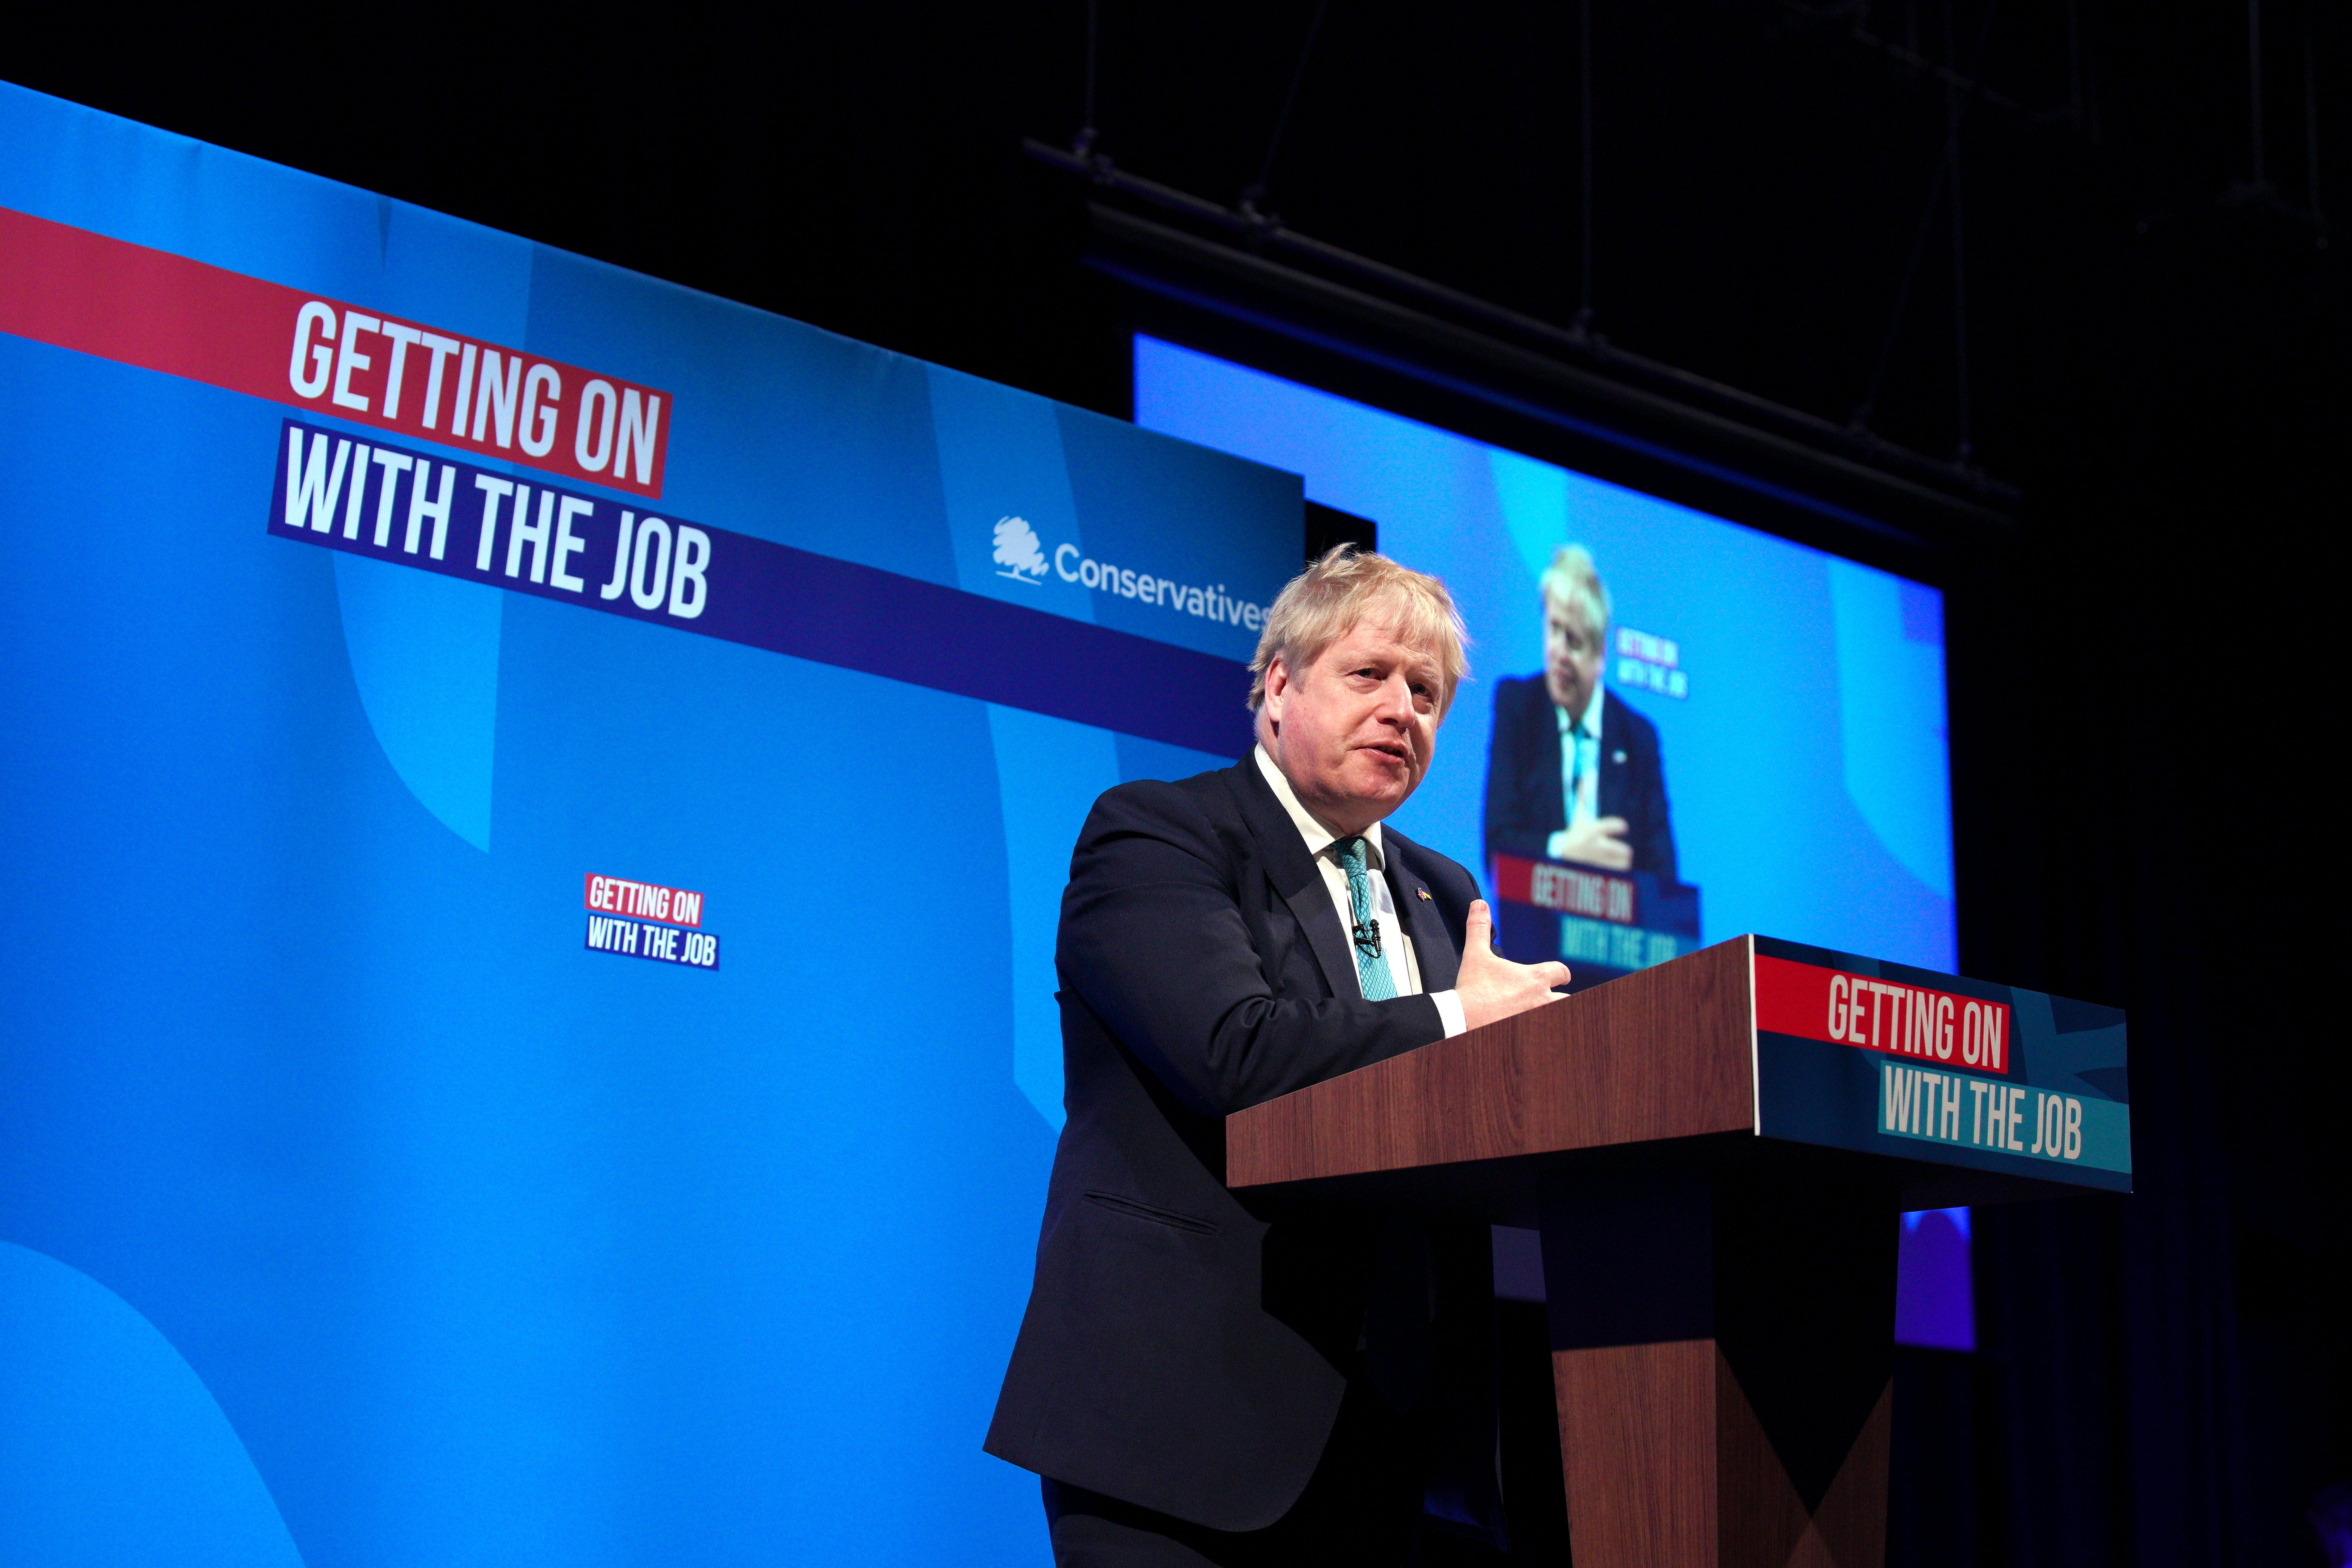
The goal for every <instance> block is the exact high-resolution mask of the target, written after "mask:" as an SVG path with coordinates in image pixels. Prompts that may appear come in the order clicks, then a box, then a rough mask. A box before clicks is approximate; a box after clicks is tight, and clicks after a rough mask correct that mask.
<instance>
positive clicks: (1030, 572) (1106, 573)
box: [994, 517, 1265, 632]
mask: <svg viewBox="0 0 2352 1568" xmlns="http://www.w3.org/2000/svg"><path fill="white" fill-rule="evenodd" d="M995 545H996V550H995V556H994V559H995V562H996V568H997V570H996V574H997V575H998V576H1000V577H1010V578H1012V579H1013V581H1014V582H1016V583H1031V584H1034V583H1042V582H1044V581H1045V568H1046V564H1047V563H1046V558H1045V543H1044V542H1043V541H1041V540H1039V539H1038V537H1037V531H1036V530H1035V529H1034V528H1032V527H1031V526H1030V525H1029V523H1028V521H1027V520H1025V519H1024V518H1019V517H1000V518H998V519H997V520H996V533H995ZM1052 565H1053V569H1054V575H1055V576H1056V577H1059V578H1060V579H1061V580H1062V581H1063V582H1065V583H1077V584H1083V585H1084V586H1086V587H1087V588H1090V589H1093V590H1094V591H1095V592H1097V593H1099V594H1115V595H1118V597H1120V598H1122V599H1140V600H1142V601H1143V602H1144V603H1145V604H1147V605H1160V606H1161V607H1162V608H1164V609H1170V610H1173V611H1175V612H1176V613H1177V614H1178V615H1180V616H1199V617H1201V618H1202V620H1204V621H1217V622H1221V623H1223V624H1224V625H1227V626H1240V627H1242V628H1243V629H1244V630H1246V631H1252V632H1255V631H1256V630H1258V629H1259V628H1260V627H1262V626H1265V605H1253V604H1251V603H1250V602H1249V601H1247V600H1245V599H1236V598H1234V596H1233V595H1230V594H1228V593H1226V592H1225V585H1224V584H1223V583H1202V584H1190V583H1178V582H1173V581H1171V580H1170V579H1168V578H1166V577H1159V576H1154V575H1153V574H1151V573H1150V572H1138V571H1136V570H1135V569H1134V568H1133V567H1131V566H1114V565H1112V564H1111V563H1109V562H1108V561H1097V560H1094V559H1093V558H1092V557H1090V556H1088V555H1087V554H1086V553H1085V552H1083V551H1081V550H1080V549H1079V548H1078V547H1077V546H1076V545H1075V544H1068V543H1064V544H1057V545H1055V547H1054V553H1053V561H1052Z"/></svg>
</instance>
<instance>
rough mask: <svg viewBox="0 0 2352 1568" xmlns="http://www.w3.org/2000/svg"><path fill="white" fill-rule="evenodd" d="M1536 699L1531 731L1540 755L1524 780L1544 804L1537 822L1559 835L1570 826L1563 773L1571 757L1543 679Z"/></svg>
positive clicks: (1556, 712) (1537, 685)
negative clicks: (1564, 746)
mask: <svg viewBox="0 0 2352 1568" xmlns="http://www.w3.org/2000/svg"><path fill="white" fill-rule="evenodd" d="M1535 695H1536V697H1537V699H1538V700H1537V702H1536V704H1535V717H1534V719H1533V721H1531V722H1530V723H1529V724H1528V732H1529V734H1530V735H1532V736H1533V738H1534V749H1535V751H1536V753H1537V755H1536V758H1535V761H1534V763H1532V765H1530V766H1529V767H1528V771H1527V773H1525V774H1524V775H1522V776H1524V777H1525V778H1526V780H1527V782H1528V788H1530V789H1534V790H1536V791H1537V792H1538V795H1539V796H1540V798H1541V799H1542V801H1543V811H1542V812H1541V813H1540V814H1539V815H1538V818H1537V820H1538V821H1539V822H1542V823H1543V824H1544V825H1545V826H1544V831H1545V832H1547V833H1557V832H1559V830H1560V829H1561V828H1563V827H1566V826H1568V809H1569V808H1568V796H1567V793H1566V791H1567V783H1566V780H1565V778H1564V776H1563V773H1562V768H1563V764H1564V763H1566V762H1567V760H1568V753H1567V752H1566V751H1565V750H1564V749H1563V743H1562V742H1561V740H1560V734H1559V717H1558V712H1559V710H1557V709H1556V708H1554V707H1553V706H1552V700H1551V693H1550V691H1549V690H1548V689H1546V688H1545V686H1544V684H1543V681H1542V679H1541V678H1538V679H1537V681H1536V690H1535Z"/></svg>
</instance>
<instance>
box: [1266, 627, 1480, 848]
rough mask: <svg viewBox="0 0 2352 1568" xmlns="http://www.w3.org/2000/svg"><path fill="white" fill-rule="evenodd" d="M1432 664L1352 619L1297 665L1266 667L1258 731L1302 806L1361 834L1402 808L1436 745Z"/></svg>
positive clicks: (1339, 829) (1342, 830) (1389, 634)
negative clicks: (1351, 624)
mask: <svg viewBox="0 0 2352 1568" xmlns="http://www.w3.org/2000/svg"><path fill="white" fill-rule="evenodd" d="M1439 689H1440V688H1439V684H1438V666H1437V660H1436V659H1435V658H1433V657H1431V655H1430V653H1429V651H1428V650H1427V649H1425V648H1418V647H1407V646H1405V645H1404V644H1403V643H1401V642H1399V641H1398V640H1397V638H1396V634H1395V633H1394V632H1393V631H1392V630H1391V629H1390V628H1389V627H1388V626H1384V625H1379V624H1374V623H1360V624H1359V625H1357V626H1355V627H1353V628H1352V629H1351V630H1349V632H1348V634H1347V635H1346V636H1344V637H1341V638H1340V639H1339V641H1338V642H1335V643H1333V644H1332V645H1331V646H1330V647H1327V648H1325V649H1324V650H1323V653H1322V657H1320V658H1317V659H1316V660H1315V661H1314V662H1313V663H1311V664H1309V665H1307V667H1306V668H1302V669H1296V670H1294V669H1292V668H1289V667H1288V666H1286V664H1285V663H1284V662H1283V661H1282V660H1281V659H1279V658H1277V659H1276V660H1275V661H1274V662H1273V663H1272V664H1271V665H1269V666H1268V667H1267V668H1266V672H1265V708H1264V710H1263V711H1262V721H1261V723H1260V724H1259V727H1258V732H1259V735H1260V737H1261V738H1262V739H1263V740H1264V741H1265V749H1266V751H1267V752H1269V753H1270V754H1271V755H1272V756H1273V758H1274V761H1275V764H1276V766H1277V767H1279V768H1281V769H1282V773H1283V776H1284V777H1285V778H1286V779H1288V780H1289V781H1290V787H1291V788H1292V789H1293V790H1295V791H1297V795H1298V798H1299V800H1300V801H1301V802H1303V803H1304V804H1305V805H1306V806H1307V810H1309V811H1311V812H1313V813H1314V814H1315V816H1318V818H1320V819H1321V820H1322V822H1323V824H1324V826H1327V827H1329V828H1330V829H1332V831H1334V832H1336V833H1339V834H1343V835H1344V834H1352V833H1361V832H1362V831H1363V830H1364V829H1365V828H1367V827H1370V826H1371V825H1372V824H1373V823H1375V822H1378V821H1380V820H1381V818H1382V817H1384V816H1388V814H1389V813H1391V812H1392V811H1394V810H1395V809H1396V808H1397V807H1398V806H1401V805H1403V804H1404V803H1405V799H1406V797H1407V796H1409V795H1412V792H1413V791H1414V790H1415V789H1418V788H1419V787H1420V786H1421V780H1422V776H1423V774H1424V773H1428V772H1429V759H1430V756H1431V754H1432V752H1433V751H1434V749H1435V747H1436V743H1437V724H1438V721H1439V719H1440V718H1441V717H1443V715H1442V714H1441V713H1440V712H1439V710H1438V693H1439Z"/></svg>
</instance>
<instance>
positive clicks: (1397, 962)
mask: <svg viewBox="0 0 2352 1568" xmlns="http://www.w3.org/2000/svg"><path fill="white" fill-rule="evenodd" d="M1253 754H1254V755H1255V757H1256V758H1257V771H1258V772H1259V773H1264V774H1265V782H1266V784H1268V785H1269V786H1270V787H1271V788H1272V789H1273V790H1274V798H1275V799H1276V800H1278V801H1280V802H1282V809H1283V810H1285V811H1286V812H1288V813H1289V814H1290V820H1291V822H1292V824H1293V825H1294V826H1297V829H1298V836H1299V837H1301V838H1304V839H1305V840H1306V841H1307V854H1309V855H1311V856H1313V857H1314V858H1315V868H1316V869H1317V870H1318V871H1320V872H1322V873H1323V886H1324V887H1325V888H1326V889H1328V891H1329V892H1330V894H1331V907H1332V908H1333V909H1335V910H1339V929H1340V931H1351V930H1353V929H1354V927H1355V924H1356V907H1355V903H1354V901H1353V900H1350V899H1349V897H1348V871H1347V868H1346V867H1344V866H1342V865H1340V864H1339V858H1338V857H1336V856H1335V855H1333V854H1332V853H1331V846H1332V845H1334V844H1336V843H1338V842H1339V836H1338V835H1336V834H1334V833H1333V832H1332V831H1331V830H1330V829H1329V828H1328V827H1326V826H1323V825H1322V824H1321V823H1319V822H1318V821H1316V820H1315V816H1314V814H1313V813H1312V812H1309V811H1308V810H1307V808H1306V807H1305V806H1304V805H1300V804H1299V800H1298V792H1297V791H1296V790H1294V789H1292V788H1291V787H1290V781H1289V780H1288V779H1286V778H1285V777H1283V776H1282V770H1281V769H1280V768H1278V767H1276V766H1275V764H1274V759H1273V758H1272V757H1270V756H1268V755H1266V751H1265V747H1264V746H1259V747H1257V748H1255V752H1254V753H1253ZM1386 865H1387V862H1386V860H1385V858H1383V852H1382V850H1381V825H1380V824H1379V823H1377V822H1375V823H1373V824H1372V825H1371V826H1370V827H1368V828H1366V829H1364V869H1365V870H1366V871H1368V872H1370V882H1371V893H1372V921H1373V923H1374V924H1375V925H1377V926H1379V927H1380V931H1381V952H1383V953H1385V954H1387V955H1388V960H1389V978H1390V979H1391V980H1392V981H1394V982H1395V983H1396V990H1397V994H1398V995H1400V996H1418V995H1420V994H1421V989H1422V988H1421V959H1420V957H1419V955H1418V954H1416V953H1415V952H1413V948H1412V935H1411V933H1409V932H1408V931H1406V930H1405V929H1404V921H1403V920H1402V918H1400V917H1399V915H1398V914H1397V910H1396V902H1395V899H1394V897H1393V896H1392V895H1391V892H1390V890H1389V879H1388V877H1387V875H1386V872H1385V868H1386ZM1348 951H1349V952H1351V953H1352V952H1354V951H1355V943H1354V942H1349V944H1348ZM1349 978H1351V979H1356V984H1357V987H1358V989H1357V993H1356V994H1358V995H1362V994H1363V991H1362V985H1363V982H1362V980H1361V979H1360V978H1357V976H1356V975H1355V973H1354V971H1353V970H1352V969H1351V970H1350V971H1349ZM1429 999H1430V1000H1431V1001H1432V1002H1434V1003H1436V1004H1437V1016H1438V1017H1439V1018H1440V1019H1442V1020H1443V1021H1444V1025H1445V1032H1446V1034H1447V1035H1449V1036H1452V1035H1458V1034H1460V1033H1462V1031H1463V1030H1465V1029H1466V1028H1468V1027H1469V1026H1470V1024H1469V1020H1468V1018H1467V1017H1466V1016H1465V1015H1464V1013H1463V1011H1462V998H1461V997H1460V996H1458V995H1456V994H1454V993H1453V992H1451V991H1434V992H1432V993H1430V996H1429Z"/></svg>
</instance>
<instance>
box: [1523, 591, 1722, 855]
mask: <svg viewBox="0 0 2352 1568" xmlns="http://www.w3.org/2000/svg"><path fill="white" fill-rule="evenodd" d="M1542 584H1543V586H1542V596H1543V622H1544V671H1543V674H1542V676H1541V677H1540V678H1538V677H1535V676H1528V677H1526V678H1524V679H1509V680H1502V681H1498V682H1496V687H1495V729H1494V734H1493V737H1492V740H1491V742H1490V745H1489V748H1488V751H1487V754H1486V859H1487V863H1488V864H1489V865H1491V864H1493V862H1494V858H1495V857H1496V856H1497V855H1516V856H1519V857H1521V858H1525V859H1530V860H1569V861H1574V862H1575V863H1577V864H1579V865H1583V866H1596V867H1599V868H1601V869H1602V870H1606V871H1649V872H1653V873H1654V874H1655V875H1656V876H1657V877H1659V878H1660V879H1663V880H1664V881H1668V882H1672V881H1675V880H1676V877H1675V830H1674V826H1673V823H1672V822H1671V820H1670V819H1669V817H1668V816H1667V810H1666V775H1665V768H1664V763H1663V762H1662V761H1661V760H1660V758H1659V755H1658V731H1657V728H1656V726H1654V725H1653V724H1652V723H1651V722H1650V721H1648V720H1647V719H1644V718H1643V717H1642V716H1641V715H1640V714H1639V713H1636V712H1634V711H1633V709H1631V708H1629V707H1627V706H1626V705H1625V704H1624V703H1623V702H1622V701H1621V700H1619V699H1618V697H1617V695H1616V694H1615V693H1614V692H1612V691H1611V690H1609V689H1607V688H1606V687H1605V686H1603V685H1602V684H1601V672H1602V671H1603V670H1604V669H1605V668H1607V666H1608V662H1609V652H1608V638H1609V617H1610V605H1609V590H1608V589H1607V588H1606V587H1605V586H1603V585H1602V584H1601V573H1600V570H1599V568H1597V567H1596V566H1595V565H1594V564H1593V562H1592V554H1591V552H1590V551H1588V550H1586V549H1585V548H1584V546H1582V545H1580V544H1563V545H1561V546H1560V547H1559V551H1558V552H1555V553H1554V554H1553V556H1552V558H1551V564H1550V566H1549V567H1547V568H1546V569H1545V571H1544V574H1543V580H1542Z"/></svg>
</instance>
